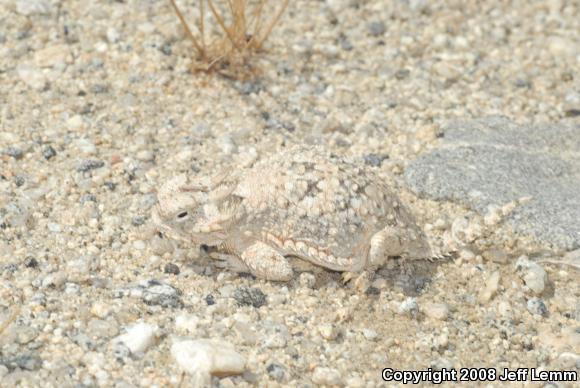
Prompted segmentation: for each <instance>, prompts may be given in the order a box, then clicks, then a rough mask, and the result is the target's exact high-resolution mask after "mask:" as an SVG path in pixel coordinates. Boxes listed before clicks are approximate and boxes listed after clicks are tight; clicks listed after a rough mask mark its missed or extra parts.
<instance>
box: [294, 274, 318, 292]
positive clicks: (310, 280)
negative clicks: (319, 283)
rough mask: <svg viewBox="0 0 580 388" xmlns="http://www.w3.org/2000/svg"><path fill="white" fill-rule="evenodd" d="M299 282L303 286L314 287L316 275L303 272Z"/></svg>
mask: <svg viewBox="0 0 580 388" xmlns="http://www.w3.org/2000/svg"><path fill="white" fill-rule="evenodd" d="M298 283H299V284H300V285H301V286H302V287H306V288H312V287H314V284H316V276H314V275H313V274H311V273H309V272H303V273H301V274H300V276H299V277H298Z"/></svg>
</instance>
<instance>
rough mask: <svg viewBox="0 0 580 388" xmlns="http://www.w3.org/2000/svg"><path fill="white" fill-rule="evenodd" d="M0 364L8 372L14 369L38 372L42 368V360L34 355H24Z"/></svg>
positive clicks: (2, 361) (0, 361)
mask: <svg viewBox="0 0 580 388" xmlns="http://www.w3.org/2000/svg"><path fill="white" fill-rule="evenodd" d="M0 364H4V365H5V366H6V367H7V368H8V369H9V370H14V369H16V368H20V369H24V370H38V369H40V367H41V366H42V360H41V359H40V357H38V356H37V355H35V354H25V355H21V356H16V357H14V358H12V359H9V360H0Z"/></svg>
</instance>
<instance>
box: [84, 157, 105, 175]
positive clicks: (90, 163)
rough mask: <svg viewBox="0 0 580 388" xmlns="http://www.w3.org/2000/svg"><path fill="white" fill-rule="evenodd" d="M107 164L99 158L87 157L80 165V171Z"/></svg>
mask: <svg viewBox="0 0 580 388" xmlns="http://www.w3.org/2000/svg"><path fill="white" fill-rule="evenodd" d="M104 165H105V162H103V161H102V160H99V159H85V160H83V161H82V162H81V163H80V164H79V165H78V166H77V171H78V172H87V171H91V170H95V169H97V168H101V167H103V166H104Z"/></svg>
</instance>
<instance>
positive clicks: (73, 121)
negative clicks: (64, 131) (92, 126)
mask: <svg viewBox="0 0 580 388" xmlns="http://www.w3.org/2000/svg"><path fill="white" fill-rule="evenodd" d="M83 124H84V123H83V118H82V117H81V116H80V115H74V116H72V117H70V118H69V119H68V120H67V121H66V126H67V127H68V129H71V130H78V129H80V128H81V127H82V126H83Z"/></svg>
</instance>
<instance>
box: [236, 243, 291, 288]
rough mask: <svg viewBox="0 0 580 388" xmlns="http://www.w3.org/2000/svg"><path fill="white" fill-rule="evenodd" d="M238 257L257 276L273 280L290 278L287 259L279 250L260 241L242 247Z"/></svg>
mask: <svg viewBox="0 0 580 388" xmlns="http://www.w3.org/2000/svg"><path fill="white" fill-rule="evenodd" d="M240 259H241V260H242V261H243V263H244V264H245V265H246V266H247V267H248V268H249V269H250V272H251V273H252V274H253V275H254V276H256V277H258V278H261V279H266V280H274V281H288V280H290V279H292V274H293V271H292V266H291V265H290V263H289V262H288V260H287V259H286V258H285V257H284V256H282V254H280V252H278V251H276V250H275V249H274V248H272V247H270V246H269V245H266V244H264V243H263V242H261V241H257V242H255V243H253V244H252V245H250V246H248V247H247V248H246V249H244V251H243V252H242V254H241V255H240Z"/></svg>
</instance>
